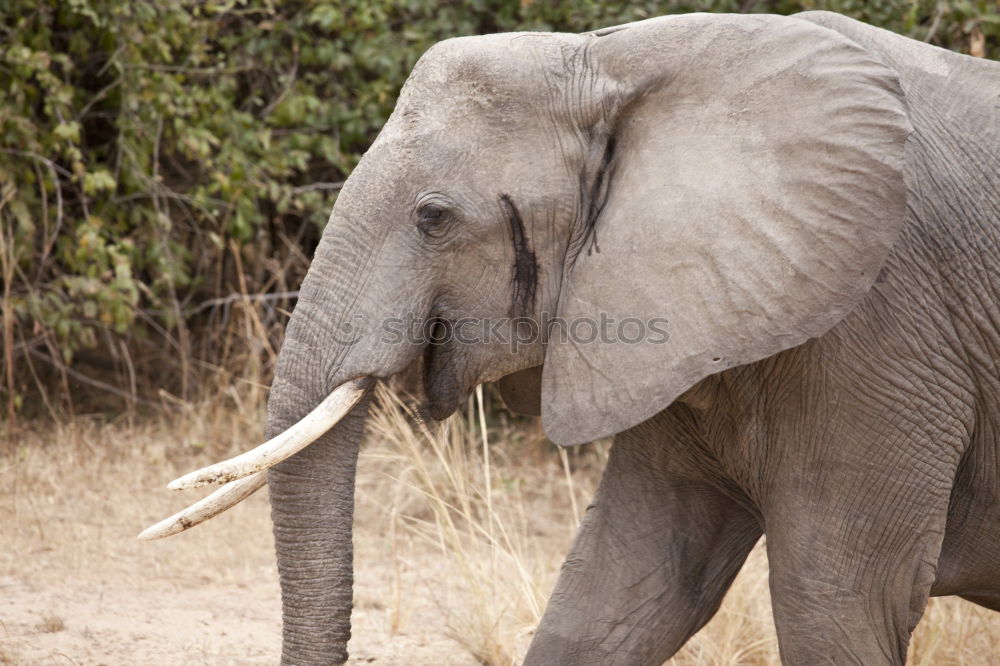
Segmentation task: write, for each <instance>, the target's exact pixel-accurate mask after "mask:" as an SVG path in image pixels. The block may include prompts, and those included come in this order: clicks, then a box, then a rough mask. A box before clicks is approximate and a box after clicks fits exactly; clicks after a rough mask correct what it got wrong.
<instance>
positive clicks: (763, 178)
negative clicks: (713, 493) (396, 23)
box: [173, 15, 909, 664]
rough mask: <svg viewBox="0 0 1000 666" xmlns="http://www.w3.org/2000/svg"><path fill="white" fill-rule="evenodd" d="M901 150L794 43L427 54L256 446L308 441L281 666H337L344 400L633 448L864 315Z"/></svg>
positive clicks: (841, 55) (814, 41)
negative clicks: (640, 434)
mask: <svg viewBox="0 0 1000 666" xmlns="http://www.w3.org/2000/svg"><path fill="white" fill-rule="evenodd" d="M908 131H909V125H908V122H907V118H906V114H905V111H904V107H903V104H902V101H901V95H900V92H899V88H898V83H897V81H896V80H895V78H894V76H893V75H892V73H891V72H890V71H889V70H888V69H887V68H886V67H885V66H884V65H882V64H881V63H880V62H878V61H876V60H875V59H873V58H872V57H871V56H870V55H869V54H868V53H867V52H866V51H864V50H862V49H861V48H859V47H858V46H856V45H855V44H854V43H853V42H851V41H849V40H847V39H845V38H843V37H840V36H839V35H838V34H836V33H834V32H832V31H829V30H827V29H824V28H820V27H818V26H816V25H812V24H810V23H806V22H804V21H800V20H796V19H791V18H782V17H770V16H753V17H751V16H730V15H688V16H678V17H668V18H662V19H654V20H650V21H644V22H641V23H636V24H630V25H627V26H620V27H617V28H609V29H606V30H601V31H598V32H594V33H588V34H582V35H570V34H541V33H517V34H500V35H491V36H484V37H470V38H459V39H452V40H448V41H445V42H442V43H440V44H438V45H437V46H435V47H433V48H432V49H430V50H429V51H428V52H427V53H426V54H425V55H424V56H423V57H422V58H421V60H420V62H419V63H418V64H417V66H416V67H415V68H414V70H413V72H412V74H411V76H410V78H409V80H408V81H407V83H406V85H405V86H404V88H403V90H402V92H401V94H400V97H399V101H398V104H397V106H396V109H395V111H394V112H393V114H392V116H391V118H390V119H389V121H388V122H387V124H386V125H385V127H384V128H383V130H382V132H381V133H380V135H379V136H378V138H377V140H376V141H375V143H374V144H373V145H372V147H371V149H370V150H369V151H368V152H367V153H366V154H365V156H364V158H363V159H362V160H361V163H360V164H359V165H358V167H357V169H356V170H355V171H354V173H352V174H351V176H350V178H349V179H348V181H347V183H346V185H345V187H344V189H343V191H342V193H341V195H340V197H339V198H338V200H337V203H336V206H335V207H334V210H333V214H332V216H331V218H330V222H329V224H328V226H327V228H326V231H325V233H324V236H323V239H322V241H321V243H320V245H319V247H318V248H317V250H316V254H315V258H314V260H313V263H312V266H311V268H310V270H309V273H308V275H307V277H306V279H305V281H304V283H303V285H302V288H301V292H300V297H299V303H298V305H297V307H296V309H295V312H294V314H293V316H292V319H291V322H290V324H289V326H288V330H287V335H286V339H285V343H284V347H283V348H282V350H281V357H280V362H279V365H278V369H277V374H276V378H275V381H274V385H273V387H272V392H271V398H270V402H269V405H268V412H269V416H268V435H269V436H270V437H277V438H279V439H281V438H284V439H282V440H281V442H283V443H287V441H286V440H294V442H293V444H294V445H293V446H291V447H288V448H287V450H285V451H286V453H287V451H294V450H297V449H298V448H301V447H302V446H304V445H305V444H304V443H303V442H305V443H308V442H306V440H309V441H312V443H311V445H309V446H308V447H307V448H304V449H303V450H301V451H300V452H299V453H297V454H296V455H294V456H292V457H289V458H287V459H285V460H284V461H283V462H280V464H277V465H275V466H274V467H271V469H270V479H269V481H270V491H271V501H272V507H273V509H272V516H273V519H274V530H275V538H276V542H277V551H278V566H279V571H280V574H281V582H282V589H283V600H284V623H285V624H284V660H285V661H286V662H287V663H295V664H306V663H340V662H342V661H344V660H345V659H346V654H347V653H346V644H347V640H348V638H349V636H350V611H351V594H352V593H351V583H352V568H351V567H352V564H351V552H352V551H351V528H352V526H351V520H352V511H353V475H354V465H355V459H356V454H357V446H358V438H359V436H360V433H361V428H362V423H363V420H364V415H365V411H366V404H367V403H366V399H365V397H364V394H365V391H366V390H367V382H369V381H370V380H369V379H365V378H381V377H388V376H390V375H392V374H394V373H398V372H400V371H402V370H404V369H405V368H407V367H408V366H410V365H411V364H413V363H414V362H415V361H417V360H418V359H421V361H422V363H423V367H424V371H423V379H424V385H425V386H424V389H425V392H426V395H427V398H428V406H429V411H430V413H431V415H432V416H433V417H434V418H438V419H440V418H444V417H446V416H447V415H449V414H450V413H451V412H452V411H453V410H454V409H455V408H456V406H457V405H458V404H460V402H461V401H462V399H463V397H464V396H465V395H467V393H468V392H469V391H470V390H471V389H472V388H473V387H474V386H475V385H476V384H477V383H479V382H483V381H488V380H494V379H498V378H501V377H504V376H507V378H506V379H505V380H504V382H503V383H502V386H503V391H504V393H505V395H507V396H509V397H510V398H511V402H513V403H516V404H519V405H526V406H529V407H530V406H531V405H540V409H541V414H542V417H543V423H544V427H545V430H546V432H547V433H548V435H549V436H550V437H551V438H552V439H553V440H554V441H556V442H558V443H560V444H575V443H579V442H585V441H589V440H592V439H595V438H598V437H602V436H606V435H609V434H612V433H615V432H619V431H621V430H623V429H625V428H628V427H631V426H633V425H635V424H637V423H639V422H641V421H644V420H646V419H648V418H650V417H651V416H653V415H654V414H656V413H657V412H659V411H660V410H662V409H664V408H665V407H666V406H668V405H669V404H670V403H671V402H672V401H674V400H675V399H676V398H677V397H678V395H680V394H681V393H682V392H684V391H685V390H687V389H688V388H689V387H691V386H692V385H693V384H695V383H696V382H698V381H699V380H701V379H703V378H704V377H706V376H708V375H711V374H713V373H716V372H719V371H721V370H724V369H726V368H730V367H733V366H735V365H740V364H745V363H749V362H752V361H755V360H758V359H761V358H763V357H766V356H769V355H772V354H775V353H777V352H779V351H781V350H783V349H787V348H789V347H793V346H795V345H798V344H800V343H802V342H804V341H805V340H806V339H807V338H810V337H813V336H818V335H821V334H822V333H824V332H825V331H826V330H827V329H829V328H830V327H831V326H833V325H834V324H835V323H836V322H837V321H839V320H840V319H841V318H843V317H844V316H845V315H846V314H847V313H848V312H849V311H850V310H851V309H852V308H853V307H854V306H855V305H856V304H857V303H858V302H859V301H860V300H861V299H862V298H863V296H864V294H865V293H866V291H867V290H868V288H869V287H870V285H871V284H872V282H873V281H874V279H875V277H876V275H877V273H878V270H879V268H880V266H881V264H882V262H883V261H884V259H885V257H886V255H887V253H888V251H889V249H890V247H891V246H892V244H893V242H894V240H895V238H896V236H897V234H898V232H899V229H900V226H901V224H902V220H903V209H904V205H905V187H904V183H903V177H902V172H901V165H902V161H903V145H904V142H905V139H906V136H907V133H908ZM654 319H655V320H656V322H658V323H659V326H652V325H650V322H651V321H652V320H654ZM626 320H627V321H626ZM553 322H554V323H555V325H554V326H553V325H550V324H551V323H553ZM580 322H583V323H580ZM470 325H471V328H470ZM413 329H417V330H423V331H425V332H427V331H429V332H431V333H435V332H436V333H437V334H440V337H441V338H442V339H443V341H442V342H441V343H440V344H430V343H429V342H428V340H427V337H428V336H426V335H412V334H411V332H412V330H413ZM524 330H528V331H529V332H530V333H531V334H530V335H525V334H524ZM512 341H516V342H517V344H516V345H515V344H512ZM538 366H541V368H542V369H541V372H538V369H537V368H538ZM532 368H534V369H533V370H532ZM338 387H341V388H339V389H338ZM335 389H337V390H336V391H335ZM328 396H330V397H328ZM331 401H332V402H333V403H337V405H335V406H334V408H333V409H332V411H333V412H336V413H335V414H334V415H333V416H329V413H330V412H331V408H330V403H331ZM317 405H321V407H318V408H317V407H316V406H317ZM352 405H353V407H352ZM314 408H316V409H315V410H314ZM310 410H313V411H312V413H311V414H309V413H310ZM348 410H350V414H349V415H348V416H346V417H345V418H344V419H343V420H341V421H340V422H339V423H338V424H337V425H335V426H333V425H332V424H333V422H334V420H335V419H336V417H337V416H339V415H340V414H341V413H344V412H346V411H348ZM307 414H309V416H308V417H307ZM304 418H305V421H302V420H303V419H304ZM296 424H297V425H296ZM288 432H291V433H292V434H288ZM283 433H285V434H283ZM303 433H305V434H303ZM313 440H314V441H313ZM283 450H284V449H283ZM283 455H285V454H276V453H275V451H274V447H273V446H271V447H270V448H268V449H266V450H263V451H260V452H259V453H257V454H252V455H250V458H252V460H251V461H250V463H249V464H247V465H243V466H242V467H239V470H238V471H236V472H234V471H233V470H234V469H235V468H233V467H232V466H230V467H226V466H225V464H223V468H221V470H222V471H221V472H220V468H218V467H214V468H210V470H213V471H211V472H209V473H205V474H201V475H200V476H199V475H198V474H196V475H195V478H194V482H195V483H197V482H199V481H205V480H208V481H218V480H229V479H232V478H236V476H239V475H241V474H246V473H255V474H256V476H251V477H249V478H250V479H251V480H250V481H246V480H243V481H242V483H245V484H247V485H246V486H244V487H242V488H235V489H234V487H233V486H229V487H227V488H228V489H229V490H228V492H229V495H227V496H225V497H223V499H221V500H219V501H217V502H216V503H215V504H213V505H212V507H211V508H209V509H205V508H204V507H202V509H201V513H198V514H197V515H196V516H192V515H190V514H188V515H187V516H186V517H185V516H182V517H181V518H180V519H175V520H174V523H173V524H174V525H175V528H174V529H176V528H180V529H183V528H185V527H186V526H188V524H189V523H192V522H195V519H200V518H201V517H202V516H203V515H207V514H209V513H212V512H213V511H215V510H216V508H217V507H216V505H219V506H223V505H227V504H228V503H230V502H231V501H232V500H233V498H235V497H238V496H240V495H242V494H244V493H245V492H246V491H247V489H248V488H249V487H250V486H254V487H255V486H256V485H260V484H262V483H263V472H261V471H259V470H261V469H264V468H266V467H267V466H269V465H272V464H274V463H275V462H279V460H280V458H281V457H282V456H283ZM243 462H246V460H245V459H244V460H243ZM235 483H237V484H238V483H241V481H237V482H235ZM182 485H183V484H182ZM188 485H190V484H188ZM219 492H220V493H226V492H227V489H226V488H224V489H223V490H222V491H219ZM178 521H179V522H178ZM185 521H186V522H185Z"/></svg>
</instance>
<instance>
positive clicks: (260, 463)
mask: <svg viewBox="0 0 1000 666" xmlns="http://www.w3.org/2000/svg"><path fill="white" fill-rule="evenodd" d="M373 383H374V380H373V379H372V378H370V377H362V378H360V379H355V380H352V381H349V382H346V383H344V384H341V385H340V386H338V387H337V388H336V389H334V390H333V392H332V393H330V395H328V396H327V397H326V398H324V399H323V402H321V403H319V405H318V406H317V407H316V408H315V409H314V410H312V411H311V412H309V413H308V414H307V415H306V416H304V417H303V418H302V420H300V421H299V422H298V423H296V424H295V425H293V426H292V427H290V428H288V429H287V430H285V431H284V432H283V433H281V434H280V435H278V436H276V437H274V438H273V439H270V440H268V441H266V442H264V443H263V444H261V445H260V446H258V447H257V448H255V449H253V450H252V451H247V452H246V453H243V454H240V455H238V456H236V457H234V458H230V459H229V460H223V461H222V462H219V463H215V464H214V465H209V466H208V467H203V468H201V469H199V470H195V471H194V472H191V473H190V474H185V475H184V476H182V477H180V478H178V479H174V480H173V481H171V482H170V483H169V484H167V487H168V488H170V489H172V490H183V489H185V488H198V487H199V486H204V485H208V484H210V483H225V482H227V481H233V480H234V479H239V478H242V477H245V476H248V475H250V474H254V473H257V472H261V471H263V470H266V469H268V468H270V467H273V466H274V465H277V464H278V463H280V462H281V461H282V460H284V459H285V458H289V457H291V456H293V455H295V454H296V453H298V452H299V451H301V450H302V449H304V448H305V447H307V446H309V445H310V444H312V443H313V442H315V441H316V440H317V439H319V438H320V436H322V435H323V434H324V433H325V432H326V431H328V430H329V429H330V428H332V427H333V426H334V425H336V424H337V422H338V421H340V419H342V418H344V416H345V415H346V414H347V413H348V412H349V411H351V408H352V407H354V405H356V404H358V401H359V400H361V398H362V396H364V394H365V393H366V392H367V391H368V389H370V388H371V386H372V384H373Z"/></svg>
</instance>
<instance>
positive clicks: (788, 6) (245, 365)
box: [0, 0, 1000, 416]
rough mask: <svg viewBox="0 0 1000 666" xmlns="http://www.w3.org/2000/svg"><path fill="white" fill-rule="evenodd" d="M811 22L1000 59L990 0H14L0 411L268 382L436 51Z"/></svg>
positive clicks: (0, 161) (1, 163) (2, 75)
mask: <svg viewBox="0 0 1000 666" xmlns="http://www.w3.org/2000/svg"><path fill="white" fill-rule="evenodd" d="M803 9H831V10H834V11H839V12H842V13H844V14H847V15H849V16H853V17H856V18H859V19H861V20H864V21H867V22H869V23H872V24H874V25H879V26H883V27H886V28H889V29H891V30H895V31H897V32H900V33H903V34H907V35H910V36H911V37H914V38H917V39H924V40H928V41H930V42H932V43H935V44H939V45H941V46H945V47H947V48H952V49H956V50H960V51H965V52H969V51H970V50H971V51H973V52H974V53H975V54H977V55H993V56H995V55H996V54H997V51H998V38H1000V9H998V5H997V4H996V3H994V2H988V1H987V0H979V1H971V0H970V1H950V0H949V1H941V2H929V1H927V0H913V1H905V2H904V1H900V0H874V1H865V0H829V1H828V2H821V1H814V0H797V1H793V0H762V1H754V0H742V1H737V0H701V1H690V2H683V1H668V2H638V3H624V2H620V3H616V2H599V1H584V2H568V1H558V2H544V1H542V0H534V1H532V0H521V1H520V2H517V1H514V2H511V1H499V0H493V1H490V2H487V1H486V0H474V1H472V2H467V3H457V2H445V3H440V2H430V1H428V0H404V1H400V2H385V1H382V0H375V1H372V0H369V1H366V2H361V1H351V0H347V1H345V2H330V1H324V0H315V1H301V2H285V3H271V2H268V3H260V4H256V3H250V2H245V1H240V0H226V1H222V0H207V1H198V2H195V1H192V0H163V1H161V2H157V3H152V2H131V1H130V0H63V1H53V0H6V2H5V3H4V4H3V5H2V6H0V225H2V226H0V232H2V233H0V279H2V298H3V301H2V308H0V317H2V321H3V327H2V330H0V333H2V336H3V337H2V338H0V340H2V345H3V349H4V353H3V355H2V356H3V358H2V359H0V362H2V363H3V365H4V372H3V381H2V382H0V383H2V389H0V390H2V391H3V394H2V397H3V402H4V403H5V404H6V405H7V407H8V414H9V415H10V416H12V415H13V414H14V411H15V410H16V409H27V406H28V405H30V404H35V403H38V404H41V403H39V402H38V401H37V400H30V401H25V400H24V398H25V397H26V396H30V397H38V398H42V399H43V400H44V403H45V404H47V405H49V408H50V410H51V411H52V412H53V413H54V412H56V411H58V410H59V409H60V403H59V401H61V402H62V406H66V405H67V404H68V403H67V401H68V400H69V397H70V396H71V395H72V394H73V393H74V389H76V388H77V387H79V386H80V385H81V383H82V384H86V385H90V386H93V387H97V388H99V389H101V390H102V391H103V392H107V393H111V394H114V395H118V396H123V397H126V398H128V399H130V400H135V399H138V398H139V397H140V396H142V395H146V396H147V397H148V396H150V395H152V394H151V393H150V392H149V391H147V390H144V389H143V386H145V385H147V384H148V385H149V386H154V387H164V388H166V389H168V390H170V391H172V392H175V393H180V394H181V395H182V397H184V398H189V397H192V396H193V395H194V394H195V392H194V390H193V389H192V387H193V386H195V385H196V382H194V381H193V378H196V377H204V371H205V370H206V369H208V370H215V371H217V372H223V373H224V374H225V376H226V377H229V376H231V374H229V373H242V374H246V373H249V374H251V375H253V376H254V377H255V378H260V379H263V380H264V381H266V378H267V375H268V372H269V368H270V363H272V362H273V349H274V347H275V343H276V342H277V338H278V337H279V336H280V331H281V329H282V325H283V323H284V321H285V317H286V316H287V311H288V310H289V309H291V307H292V305H293V295H291V294H288V293H287V292H291V291H292V290H294V288H295V285H297V284H298V281H299V279H300V278H301V276H302V274H303V273H304V271H305V269H306V266H307V257H308V256H309V255H310V254H311V252H312V248H313V247H314V245H315V243H316V242H317V240H318V237H319V233H320V231H321V229H322V227H323V224H324V223H325V221H326V218H327V215H328V214H329V210H330V208H331V206H332V204H333V201H334V198H335V196H336V193H337V190H338V188H339V187H340V184H341V183H342V181H343V179H344V178H346V176H347V174H349V173H350V171H351V169H352V167H353V166H354V165H355V163H356V162H357V160H358V157H359V155H360V154H361V153H362V152H363V151H364V149H365V147H366V146H367V145H368V143H369V142H370V141H371V140H372V138H373V137H374V135H375V134H376V133H377V132H378V130H379V128H380V127H381V125H382V124H383V122H384V121H385V119H386V117H387V116H388V114H389V112H390V110H391V108H392V105H393V103H394V100H395V98H396V94H397V91H398V90H399V87H400V85H401V84H402V82H403V80H404V79H405V77H406V74H407V73H408V71H409V70H410V68H411V67H412V66H413V64H414V62H415V61H416V59H417V58H418V57H419V55H420V54H421V53H422V52H423V51H424V50H426V49H427V48H428V47H429V46H430V45H431V44H433V43H434V42H436V41H438V40H440V39H443V38H446V37H450V36H454V35H463V34H476V33H487V32H496V31H506V30H559V31H572V32H577V31H583V30H588V29H593V28H596V27H601V26H604V25H613V24H616V23H622V22H626V21H631V20H636V19H641V18H647V17H650V16H656V15H659V14H665V13H675V12H686V11H717V12H736V11H753V12H763V11H769V12H777V13H784V14H787V13H793V12H796V11H801V10H803ZM234 295H235V296H234ZM150 378H151V379H152V380H153V381H149V382H148V383H147V382H145V381H144V379H150ZM57 399H58V400H57Z"/></svg>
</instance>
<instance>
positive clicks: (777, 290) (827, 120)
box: [542, 14, 910, 445]
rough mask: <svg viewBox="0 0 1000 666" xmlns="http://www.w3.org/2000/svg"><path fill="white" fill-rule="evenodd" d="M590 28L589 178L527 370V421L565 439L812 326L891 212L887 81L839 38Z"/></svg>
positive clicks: (862, 289) (898, 162)
mask: <svg viewBox="0 0 1000 666" xmlns="http://www.w3.org/2000/svg"><path fill="white" fill-rule="evenodd" d="M600 34H601V33H596V34H595V35H594V36H592V37H591V41H590V42H589V43H588V49H589V56H590V57H589V58H588V59H587V60H588V62H590V63H596V67H597V68H598V70H599V73H598V74H597V75H596V76H595V77H594V78H593V79H592V80H595V79H596V80H599V84H595V86H596V87H599V88H601V89H603V90H604V91H605V99H603V100H602V101H601V103H600V108H601V109H603V110H604V111H603V113H604V116H603V118H602V121H601V122H600V123H598V126H599V127H603V128H605V129H604V131H603V132H602V131H597V130H595V131H593V132H591V133H590V135H592V136H595V137H597V140H599V141H603V142H604V143H605V145H606V148H605V149H604V151H603V154H604V155H605V158H604V160H605V164H604V168H603V169H602V172H601V175H599V176H598V181H600V180H604V181H606V182H605V183H604V184H598V185H597V186H596V187H592V188H591V189H592V191H594V192H602V193H603V196H601V197H600V199H601V200H600V201H594V202H591V204H590V208H591V210H595V209H596V210H599V214H597V215H595V216H593V220H592V221H591V227H590V228H587V229H585V230H584V232H583V238H584V240H583V242H582V243H577V246H578V247H580V249H579V251H578V252H575V253H572V252H571V253H570V255H569V256H568V258H567V262H566V266H565V267H564V272H563V281H562V287H561V290H560V294H559V301H558V315H559V319H557V320H556V321H555V322H554V323H555V324H556V326H554V327H550V337H549V339H548V341H547V346H546V354H545V363H544V372H543V378H542V420H543V424H544V428H545V431H546V433H547V434H548V436H549V437H550V438H551V439H552V440H553V441H555V442H557V443H560V444H566V445H568V444H575V443H580V442H585V441H590V440H593V439H596V438H599V437H604V436H607V435H611V434H613V433H617V432H620V431H622V430H625V429H627V428H630V427H632V426H634V425H636V424H638V423H641V422H642V421H644V420H646V419H648V418H650V417H651V416H653V415H654V414H656V413H657V412H659V411H660V410H662V409H664V408H666V407H667V406H668V405H669V404H670V403H671V402H673V401H674V400H675V399H676V398H677V396H678V395H680V394H681V393H682V392H684V391H685V390H686V389H688V388H689V387H690V386H692V385H693V384H695V383H696V382H698V381H699V380H701V379H702V378H704V377H706V376H708V375H711V374H712V373H716V372H720V371H722V370H724V369H726V368H731V367H733V366H737V365H741V364H745V363H750V362H753V361H756V360H759V359H761V358H764V357H767V356H770V355H773V354H775V353H777V352H780V351H782V350H784V349H788V348H790V347H794V346H797V345H799V344H801V343H803V342H805V341H806V340H807V339H809V338H812V337H816V336H820V335H822V334H823V333H824V332H826V331H827V330H829V329H830V328H831V327H832V326H833V325H834V324H836V323H837V322H838V321H840V320H841V319H842V318H843V317H844V316H846V315H847V314H848V313H849V312H850V311H851V310H852V308H854V307H855V306H857V305H858V303H859V302H860V301H861V300H862V299H863V298H864V296H865V294H866V292H867V291H868V289H869V288H870V287H871V285H872V283H873V281H874V279H875V277H876V275H877V273H878V272H879V270H880V267H881V266H882V263H883V262H884V260H885V259H886V257H887V255H888V252H889V250H890V249H891V247H892V245H893V243H894V242H895V240H896V238H897V236H898V235H899V232H900V228H901V226H902V224H903V217H904V211H905V207H906V187H905V183H904V178H903V172H902V168H903V161H904V160H903V152H904V144H905V142H906V137H907V135H908V134H909V132H910V125H909V123H908V120H907V116H906V112H905V108H904V104H903V99H902V92H901V90H900V87H899V83H898V81H897V79H896V77H895V75H894V73H893V72H892V71H890V70H889V69H887V68H886V67H885V66H884V65H883V64H881V63H880V62H879V61H877V60H875V59H874V58H873V57H872V56H870V55H869V54H868V52H866V51H865V50H863V49H861V48H860V47H859V46H857V45H856V44H854V43H853V42H851V41H849V40H847V39H846V38H844V37H842V36H840V35H839V34H837V33H835V32H833V31H830V30H827V29H825V28H820V27H818V26H816V25H813V24H811V23H807V22H804V21H799V20H797V19H791V18H785V17H776V16H752V17H751V16H736V15H705V14H700V15H688V16H677V17H666V18H662V19H654V20H650V21H644V22H641V23H637V24H632V25H630V26H626V27H624V28H623V29H618V30H609V31H606V33H605V34H606V36H600ZM591 152H594V151H591ZM597 152H601V151H597ZM636 319H637V320H639V322H641V323H642V328H643V329H644V330H643V331H642V334H641V336H640V331H639V328H640V324H638V323H637V322H636V321H635V320H636ZM664 320H665V322H664ZM595 331H596V333H597V334H596V335H592V333H593V332H595ZM637 338H640V339H638V340H637Z"/></svg>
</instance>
